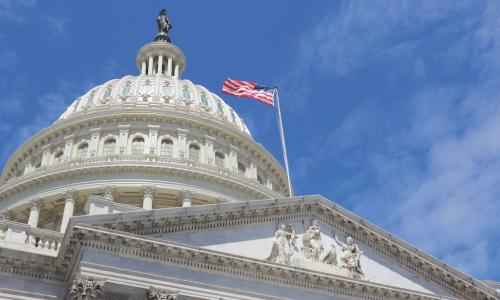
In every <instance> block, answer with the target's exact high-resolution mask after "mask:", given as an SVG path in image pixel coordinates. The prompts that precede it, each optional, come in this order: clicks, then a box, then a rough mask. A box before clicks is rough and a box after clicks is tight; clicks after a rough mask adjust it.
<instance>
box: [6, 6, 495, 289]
mask: <svg viewBox="0 0 500 300" xmlns="http://www.w3.org/2000/svg"><path fill="white" fill-rule="evenodd" d="M140 3H141V4H140V5H139V2H137V1H79V2H74V1H72V2H69V1H43V2H42V1H36V0H22V1H21V0H0V138H1V140H2V141H3V143H2V147H1V148H0V166H3V165H5V162H6V161H7V159H8V157H9V156H10V154H11V153H12V152H13V151H14V150H15V149H16V148H17V147H18V146H19V145H20V144H21V143H22V142H23V141H24V140H26V139H27V138H28V137H30V136H31V135H33V134H34V133H36V132H37V131H38V130H40V129H42V128H44V127H47V126H49V125H50V124H51V122H52V121H54V120H56V119H57V117H58V116H59V115H60V114H61V113H62V112H63V111H64V109H65V107H66V106H67V105H69V104H70V103H71V102H72V101H73V100H74V99H75V98H76V97H78V96H79V95H81V94H83V93H84V92H85V91H86V90H88V89H90V88H91V87H93V86H95V85H97V84H101V83H103V82H105V81H107V80H109V79H112V78H119V77H122V76H124V75H127V74H137V70H136V67H135V65H134V60H135V55H136V52H137V50H138V49H139V48H140V47H141V46H142V45H144V44H145V43H147V42H149V41H151V39H152V38H153V36H154V34H155V30H156V29H155V23H154V19H155V17H156V15H157V14H158V11H159V9H160V8H162V7H165V8H166V9H167V11H168V13H169V17H170V18H171V20H172V22H173V26H174V28H173V30H172V31H171V37H172V39H173V42H174V43H175V44H176V45H177V46H179V47H180V48H181V49H182V50H183V51H184V53H185V55H186V57H187V61H188V64H187V70H186V72H185V74H184V78H188V79H190V80H192V81H193V82H195V83H197V84H201V85H204V86H206V87H207V88H209V89H210V90H212V91H214V92H217V93H218V94H219V95H220V94H221V93H220V92H219V91H220V87H221V84H222V81H223V80H224V78H225V77H227V76H230V77H233V78H236V79H242V80H252V81H257V82H259V83H262V84H269V85H274V84H277V85H279V86H280V89H281V98H282V105H283V113H284V124H285V131H286V137H287V142H288V148H289V157H290V163H291V169H292V178H293V183H294V187H295V190H296V193H297V194H322V195H324V196H326V197H327V198H329V199H332V200H334V201H335V202H337V203H339V204H341V205H343V206H345V207H346V208H349V209H351V210H353V211H354V212H356V213H357V214H359V215H361V216H362V217H364V218H366V219H368V220H370V221H371V222H374V223H375V224H377V225H379V226H381V227H383V228H384V229H386V230H388V231H390V232H391V233H393V234H396V235H398V236H400V237H402V238H403V239H405V240H407V241H409V242H410V243H412V244H414V245H415V246H417V247H419V248H421V249H423V250H425V251H427V252H429V253H430V254H432V255H434V256H436V257H438V258H440V259H442V260H444V261H446V262H447V263H449V264H451V265H453V266H455V267H457V268H459V269H460V270H462V271H464V272H466V273H468V274H470V275H472V276H475V277H477V278H479V279H494V280H497V281H500V272H499V271H498V270H500V218H499V217H498V215H500V2H497V1H489V2H488V1H460V2H458V1H377V2H375V1H356V2H347V1H346V2H344V1H321V0H317V1H314V5H311V6H304V2H302V1H300V2H299V1H285V0H278V1H260V2H259V1H141V2H140ZM223 98H224V99H225V100H226V101H227V102H228V103H229V104H230V105H232V106H233V107H234V108H235V109H236V110H237V111H238V112H239V114H240V115H241V116H242V117H243V118H244V119H245V120H246V122H247V125H248V126H249V128H250V130H251V131H252V133H253V136H254V138H255V139H256V140H257V141H258V142H260V143H262V144H263V145H264V146H265V147H266V148H267V149H269V150H270V151H271V152H272V153H274V155H275V156H276V157H281V152H280V145H279V136H278V129H277V126H276V119H275V115H274V112H273V111H272V110H271V109H269V108H268V107H267V106H265V105H261V104H258V103H257V102H252V101H251V100H237V99H232V98H229V97H227V96H223Z"/></svg>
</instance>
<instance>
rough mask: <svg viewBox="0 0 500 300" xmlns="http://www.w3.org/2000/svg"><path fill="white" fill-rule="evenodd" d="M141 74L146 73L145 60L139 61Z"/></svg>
mask: <svg viewBox="0 0 500 300" xmlns="http://www.w3.org/2000/svg"><path fill="white" fill-rule="evenodd" d="M141 75H146V62H145V61H143V62H142V63H141Z"/></svg>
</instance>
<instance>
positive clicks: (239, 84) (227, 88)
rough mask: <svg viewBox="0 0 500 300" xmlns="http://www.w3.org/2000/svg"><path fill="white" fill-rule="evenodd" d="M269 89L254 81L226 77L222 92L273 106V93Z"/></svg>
mask: <svg viewBox="0 0 500 300" xmlns="http://www.w3.org/2000/svg"><path fill="white" fill-rule="evenodd" d="M269 90H270V89H266V88H263V87H261V86H259V85H257V83H255V82H250V81H241V80H234V79H229V78H226V81H224V84H223V85H222V92H223V93H224V94H228V95H231V96H235V97H241V98H253V99H255V100H257V101H259V102H262V103H264V104H267V105H270V106H272V107H274V95H273V93H272V92H270V91H269Z"/></svg>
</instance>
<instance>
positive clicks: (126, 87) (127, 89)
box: [122, 82, 132, 97]
mask: <svg viewBox="0 0 500 300" xmlns="http://www.w3.org/2000/svg"><path fill="white" fill-rule="evenodd" d="M131 89H132V84H131V83H130V82H127V83H125V85H124V86H123V89H122V96H123V97H126V96H128V94H130V90H131Z"/></svg>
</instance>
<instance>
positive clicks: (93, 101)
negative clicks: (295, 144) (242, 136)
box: [59, 74, 250, 134]
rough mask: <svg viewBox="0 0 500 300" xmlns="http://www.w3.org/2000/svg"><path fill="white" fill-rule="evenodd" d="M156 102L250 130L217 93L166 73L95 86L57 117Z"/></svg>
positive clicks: (161, 105) (162, 106) (128, 77)
mask: <svg viewBox="0 0 500 300" xmlns="http://www.w3.org/2000/svg"><path fill="white" fill-rule="evenodd" d="M144 103H156V104H158V105H159V107H160V108H165V109H169V108H170V109H172V108H175V106H185V107H189V108H190V109H193V110H196V111H202V112H206V113H208V114H211V115H213V116H214V117H217V118H221V119H223V120H225V121H227V122H229V123H231V124H233V125H234V126H236V127H237V128H238V129H240V130H241V131H243V132H246V133H247V134H250V132H249V130H248V128H247V127H246V125H245V123H244V122H243V120H242V119H241V118H240V117H239V116H238V114H237V113H236V112H235V111H234V110H233V109H232V108H231V107H230V106H229V105H227V104H226V103H225V102H224V101H223V100H222V99H221V98H219V97H218V96H217V95H216V94H214V93H211V92H210V91H208V90H207V89H206V88H205V87H203V86H200V85H195V84H193V83H192V82H191V81H189V80H181V79H177V78H175V77H174V76H169V75H165V74H154V75H139V76H125V77H123V78H121V79H113V80H110V81H108V82H106V83H105V84H103V85H99V86H96V87H94V88H92V89H91V90H89V91H88V92H87V93H86V94H85V95H83V96H81V97H79V98H77V99H76V100H75V101H74V102H73V103H72V104H71V105H70V106H69V107H68V108H67V109H66V111H65V112H64V113H63V114H62V115H61V117H60V118H59V120H61V119H68V118H71V117H73V116H78V115H80V114H85V113H91V112H95V111H102V110H112V109H120V108H123V106H126V107H127V108H131V104H136V105H138V106H141V104H144Z"/></svg>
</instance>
